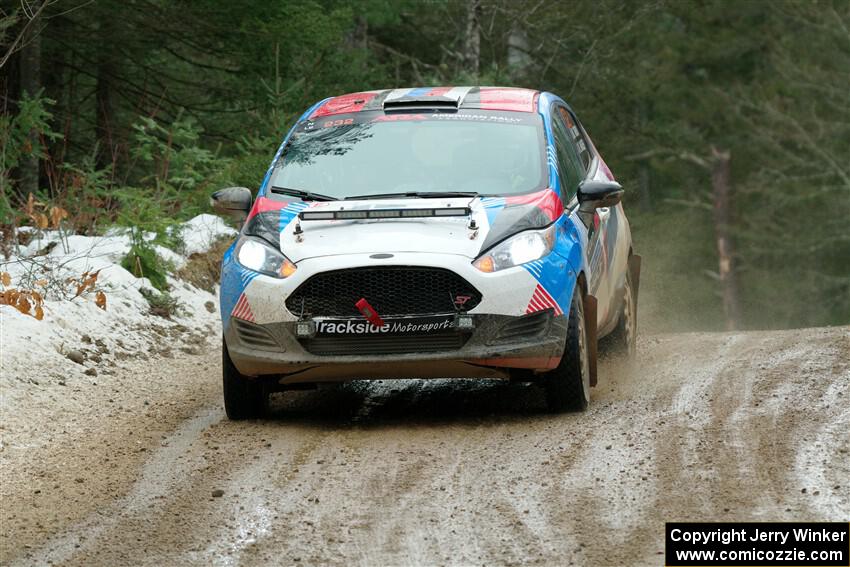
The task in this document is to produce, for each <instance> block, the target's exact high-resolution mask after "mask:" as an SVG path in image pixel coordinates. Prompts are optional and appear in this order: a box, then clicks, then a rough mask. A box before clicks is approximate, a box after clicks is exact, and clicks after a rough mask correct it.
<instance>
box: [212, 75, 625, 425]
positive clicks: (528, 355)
mask: <svg viewBox="0 0 850 567" xmlns="http://www.w3.org/2000/svg"><path fill="white" fill-rule="evenodd" d="M622 194H623V190H622V188H621V187H620V185H619V184H617V183H616V182H615V181H614V177H613V175H612V174H611V171H610V170H609V169H608V167H607V166H606V164H605V162H604V161H603V159H602V156H600V155H599V152H598V151H597V150H596V148H595V147H594V145H593V143H592V142H591V140H590V138H589V137H588V135H587V132H586V131H585V130H584V128H583V127H582V125H581V123H580V122H579V121H578V119H577V118H576V116H575V114H574V113H573V111H572V110H571V109H570V107H569V106H568V105H567V104H566V103H565V102H564V101H563V100H561V99H560V98H558V97H557V96H555V95H553V94H551V93H546V92H538V91H533V90H527V89H516V88H495V87H489V88H488V87H438V88H414V89H395V90H378V91H368V92H359V93H354V94H348V95H344V96H338V97H334V98H329V99H326V100H323V101H321V102H319V103H318V104H316V105H314V106H313V107H312V108H310V109H309V110H307V112H305V113H304V115H303V116H301V118H300V119H299V120H298V122H297V123H296V124H295V126H294V127H293V128H292V130H291V131H290V132H289V134H288V135H287V136H286V138H285V139H284V140H283V143H282V144H281V146H280V148H279V149H278V151H277V153H276V154H275V156H274V159H273V161H272V164H271V167H270V168H269V170H268V172H267V174H266V176H265V179H264V180H263V183H262V185H261V186H260V189H259V192H258V194H257V197H256V199H253V198H252V193H251V191H249V190H248V189H246V188H241V187H234V188H228V189H223V190H221V191H218V192H216V193H215V194H214V195H213V198H212V202H213V206H214V208H215V209H216V210H217V211H219V212H221V213H226V214H229V215H231V216H233V217H235V218H237V219H238V220H239V221H240V222H243V224H242V228H241V232H240V235H239V238H238V239H237V241H236V242H235V244H234V245H233V246H232V247H231V248H230V249H229V250H228V251H227V253H226V254H225V256H224V260H223V263H222V275H221V315H222V322H223V328H224V342H223V345H222V354H223V375H224V376H223V379H224V403H225V409H226V411H227V415H228V416H229V417H230V418H232V419H242V418H250V417H255V416H258V415H260V414H261V413H262V412H263V410H264V408H265V405H266V402H267V399H268V395H269V393H270V392H273V391H279V390H287V389H301V388H309V387H315V386H316V385H317V384H319V383H322V382H339V381H347V380H353V379H374V378H381V379H384V378H475V377H480V378H501V379H511V380H517V381H522V382H538V383H539V384H541V385H542V386H543V387H544V389H545V392H546V399H547V401H548V403H549V406H550V407H551V409H553V410H555V411H560V410H566V409H584V408H586V407H587V404H588V401H589V397H590V387H591V386H593V385H595V383H596V359H597V354H596V351H597V339H598V338H601V337H606V336H608V337H607V338H606V340H607V341H608V342H610V343H611V346H612V347H613V348H616V349H619V350H621V351H623V352H625V353H626V354H631V353H632V352H633V351H634V345H635V329H636V313H637V296H638V293H637V292H638V283H639V282H638V280H639V275H640V258H639V257H638V256H637V255H635V254H633V251H632V239H631V233H630V230H629V224H628V221H627V219H626V216H625V214H624V212H623V208H622V205H621V204H620V199H621V197H622Z"/></svg>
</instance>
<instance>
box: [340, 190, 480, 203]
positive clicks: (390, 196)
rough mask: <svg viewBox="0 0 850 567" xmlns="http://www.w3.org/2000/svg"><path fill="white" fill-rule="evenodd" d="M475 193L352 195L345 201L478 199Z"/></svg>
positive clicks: (425, 192)
mask: <svg viewBox="0 0 850 567" xmlns="http://www.w3.org/2000/svg"><path fill="white" fill-rule="evenodd" d="M477 196H478V193H476V192H475V191H406V192H404V193H380V194H378V195H352V196H350V197H346V198H345V200H346V201H348V200H352V201H353V200H357V199H389V198H392V197H419V198H422V199H437V198H440V197H477Z"/></svg>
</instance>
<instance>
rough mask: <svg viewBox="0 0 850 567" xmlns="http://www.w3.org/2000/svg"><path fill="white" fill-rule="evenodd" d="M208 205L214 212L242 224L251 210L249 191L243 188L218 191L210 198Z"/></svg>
mask: <svg viewBox="0 0 850 567" xmlns="http://www.w3.org/2000/svg"><path fill="white" fill-rule="evenodd" d="M210 205H212V208H213V210H214V211H215V212H217V213H219V214H221V215H227V216H229V217H231V218H233V219H234V220H236V221H238V222H242V221H244V220H245V219H246V218H247V217H248V212H249V211H250V210H251V190H250V189H246V188H245V187H228V188H227V189H220V190H218V191H216V192H215V193H213V194H212V196H211V197H210Z"/></svg>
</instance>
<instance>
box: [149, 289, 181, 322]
mask: <svg viewBox="0 0 850 567" xmlns="http://www.w3.org/2000/svg"><path fill="white" fill-rule="evenodd" d="M139 293H141V294H142V295H143V296H144V298H145V299H146V300H147V302H148V306H149V313H150V314H151V315H156V316H157V317H162V318H163V319H171V317H172V316H174V315H177V314H178V313H180V312H182V311H183V305H182V304H181V303H180V302H179V301H177V299H176V298H174V297H172V296H171V294H169V293H167V292H160V293H157V292H155V291H153V290H151V289H147V288H144V287H143V288H142V289H140V290H139Z"/></svg>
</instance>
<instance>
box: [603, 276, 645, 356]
mask: <svg viewBox="0 0 850 567" xmlns="http://www.w3.org/2000/svg"><path fill="white" fill-rule="evenodd" d="M635 307H636V305H635V294H634V286H633V284H632V275H631V273H627V274H626V288H625V290H623V310H622V311H621V312H620V320H619V321H617V326H616V327H615V328H614V330H613V331H612V332H611V334H610V335H608V336H607V337H605V341H604V342H605V347H606V350H608V351H610V352H612V353H615V354H620V355H624V356H626V357H628V358H632V357H633V356H634V354H635V345H636V344H637V317H636V314H637V309H635Z"/></svg>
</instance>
